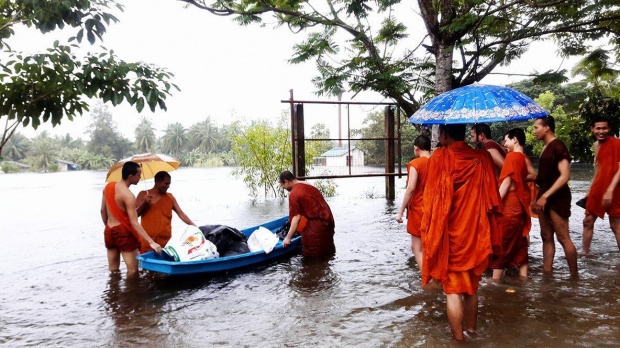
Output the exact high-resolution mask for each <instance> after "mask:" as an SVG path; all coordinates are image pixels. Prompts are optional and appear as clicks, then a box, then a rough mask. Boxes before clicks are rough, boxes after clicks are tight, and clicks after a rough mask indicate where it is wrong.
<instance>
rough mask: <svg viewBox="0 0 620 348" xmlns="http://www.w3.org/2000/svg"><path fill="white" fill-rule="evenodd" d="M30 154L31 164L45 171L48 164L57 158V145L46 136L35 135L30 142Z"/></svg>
mask: <svg viewBox="0 0 620 348" xmlns="http://www.w3.org/2000/svg"><path fill="white" fill-rule="evenodd" d="M30 156H31V163H32V165H33V166H35V167H36V168H42V169H43V171H45V172H47V169H48V168H49V166H50V165H52V164H53V163H55V162H56V159H57V158H58V147H57V146H56V144H54V143H53V142H52V140H51V139H50V138H48V137H45V136H43V137H37V138H35V140H34V141H33V143H32V148H31V150H30Z"/></svg>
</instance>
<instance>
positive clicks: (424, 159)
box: [396, 135, 431, 270]
mask: <svg viewBox="0 0 620 348" xmlns="http://www.w3.org/2000/svg"><path fill="white" fill-rule="evenodd" d="M413 152H414V154H415V156H416V158H414V159H413V160H411V161H410V162H409V163H407V191H405V197H404V198H403V203H402V204H401V206H400V210H399V211H398V214H396V221H398V223H403V214H404V212H405V209H407V232H408V233H409V234H410V235H411V251H412V252H413V256H414V257H415V261H416V263H417V264H418V267H419V268H420V270H422V239H421V234H420V223H421V222H422V203H423V201H424V187H425V186H426V173H427V171H428V159H429V157H431V139H430V138H429V137H427V136H426V135H420V136H418V137H417V138H415V140H414V141H413Z"/></svg>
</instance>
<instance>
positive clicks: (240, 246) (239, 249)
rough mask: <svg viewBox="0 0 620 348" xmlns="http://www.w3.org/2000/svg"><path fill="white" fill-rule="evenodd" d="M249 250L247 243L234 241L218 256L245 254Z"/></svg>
mask: <svg viewBox="0 0 620 348" xmlns="http://www.w3.org/2000/svg"><path fill="white" fill-rule="evenodd" d="M249 252H250V248H249V247H248V243H246V242H234V243H232V244H231V245H230V246H229V247H228V250H226V251H225V252H223V253H222V254H220V257H226V256H235V255H241V254H246V253H249Z"/></svg>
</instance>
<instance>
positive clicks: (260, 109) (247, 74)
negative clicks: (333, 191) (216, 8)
mask: <svg viewBox="0 0 620 348" xmlns="http://www.w3.org/2000/svg"><path fill="white" fill-rule="evenodd" d="M121 3H122V4H123V5H124V6H125V11H124V12H118V13H116V16H117V17H118V18H119V20H120V23H117V24H113V25H111V26H110V27H109V28H108V32H107V34H106V35H105V36H104V42H103V45H104V46H105V47H107V48H108V49H113V50H114V51H115V52H116V54H117V55H118V57H120V58H121V59H123V60H125V61H145V62H148V63H152V64H155V65H158V66H161V67H164V68H166V69H168V70H169V71H170V72H172V73H174V74H175V77H174V82H175V83H176V84H177V85H178V86H179V87H180V88H181V91H180V92H175V93H174V94H173V95H172V96H171V97H168V99H167V101H166V104H167V106H168V112H161V111H158V112H156V113H152V112H151V111H150V110H149V109H148V107H146V108H145V109H144V110H143V111H142V113H141V114H139V113H138V112H137V111H135V110H134V109H132V108H131V107H129V106H119V107H116V108H113V107H112V106H111V104H110V105H109V108H110V109H111V111H112V113H113V116H114V119H115V121H116V122H117V124H118V127H119V130H120V131H121V132H122V133H123V134H124V135H125V136H126V137H129V138H130V139H133V137H134V136H133V131H134V129H135V127H136V125H137V124H138V123H139V122H140V119H141V117H142V116H146V117H148V118H149V119H150V120H151V121H152V122H153V124H154V125H155V128H156V129H157V131H158V133H157V135H158V136H160V135H161V134H162V131H163V130H164V129H165V128H166V126H167V125H168V124H169V123H173V122H181V123H182V124H184V125H185V126H186V127H189V126H191V125H192V124H194V123H196V122H200V121H202V120H204V119H205V118H206V117H207V116H211V118H212V119H213V120H214V121H215V122H216V123H217V124H224V123H229V122H230V121H232V120H233V119H234V118H241V119H264V118H269V119H272V118H277V117H279V115H280V114H281V113H282V111H287V110H288V109H289V107H288V105H287V104H282V103H281V102H280V101H281V100H286V99H288V98H289V90H291V89H293V90H294V94H295V99H297V100H316V99H318V97H317V96H316V95H314V91H315V88H314V86H313V84H312V82H311V79H312V78H313V77H314V76H315V75H316V72H315V67H314V64H313V63H306V64H298V65H291V64H288V63H287V60H288V59H289V58H290V56H291V53H292V47H293V45H294V44H295V43H298V42H300V41H301V40H302V39H303V38H304V37H303V35H295V34H293V33H291V32H290V31H288V29H286V28H284V27H280V28H273V26H272V25H269V24H268V25H266V26H265V27H260V26H257V25H252V26H250V27H241V26H239V25H237V24H236V23H234V22H233V21H232V18H231V17H217V16H214V15H212V14H210V13H208V12H206V11H204V10H199V9H197V8H194V7H188V8H185V7H184V5H183V4H182V3H180V2H178V1H174V0H124V1H122V2H121ZM411 13H413V12H411ZM409 25H410V26H412V25H411V24H409ZM72 33H74V32H72ZM68 36H69V33H54V34H47V35H41V34H39V33H38V32H36V31H33V30H22V29H19V30H18V35H17V36H15V38H16V39H17V40H15V39H13V41H11V44H12V46H13V48H14V49H17V50H22V51H25V52H28V53H34V52H36V51H40V50H42V49H44V48H45V47H48V46H49V45H50V44H51V42H53V40H54V39H57V38H59V39H61V42H63V41H64V40H66V38H67V37H68ZM416 44H417V42H416ZM89 50H95V49H94V48H89ZM575 61H576V60H574V59H573V60H571V61H570V62H563V63H562V59H560V58H559V57H558V56H557V54H556V52H555V47H554V46H553V45H552V44H550V43H546V44H545V43H541V44H536V45H534V46H532V48H531V49H530V51H529V52H528V53H527V54H526V56H525V57H524V58H522V59H520V60H519V61H517V62H515V63H513V64H512V65H511V66H509V67H500V68H498V69H496V71H501V72H515V73H529V72H532V71H533V70H538V71H546V70H548V69H558V68H565V69H569V70H570V68H571V67H572V64H574V62H575ZM521 79H523V77H506V76H501V75H492V76H490V77H488V78H487V79H485V80H483V81H482V82H483V83H489V84H498V85H505V84H508V83H511V82H514V81H518V80H521ZM350 98H351V95H350V94H349V93H344V95H343V100H344V101H348V100H351V99H350ZM321 99H322V100H336V99H335V98H326V97H323V98H321ZM355 101H371V102H386V101H387V100H384V99H382V97H381V96H380V95H378V94H375V93H370V92H369V93H364V94H361V95H358V96H357V97H356V98H355ZM372 110H373V108H372V107H364V108H361V109H360V110H354V109H351V113H352V118H354V119H355V120H353V121H352V126H353V127H356V126H359V125H360V124H361V121H362V119H363V116H364V115H365V114H366V113H367V112H369V111H372ZM316 113H319V114H322V117H327V116H326V115H325V114H330V115H335V113H336V109H335V107H331V108H327V107H325V108H324V109H321V110H318V109H317V111H316ZM306 114H308V113H307V112H306ZM345 115H346V110H345ZM317 120H318V121H321V122H324V123H327V124H328V127H329V128H330V129H331V130H332V135H335V132H336V130H335V128H336V127H337V126H336V123H334V122H332V120H334V118H333V117H330V118H329V119H321V118H317ZM90 122H91V119H90V117H89V116H88V115H87V114H85V115H84V116H83V117H77V118H75V119H74V121H73V122H71V121H68V120H65V121H63V123H62V124H61V125H60V126H57V127H55V128H52V127H51V126H49V125H45V126H42V127H40V128H39V129H40V130H43V129H45V130H49V131H50V132H51V133H52V134H59V135H64V134H66V133H70V134H71V135H72V136H74V137H81V138H87V136H86V135H85V134H84V132H85V129H86V127H87V126H88V124H90ZM20 131H21V132H23V133H24V134H26V136H29V137H31V136H34V134H35V133H34V132H33V131H31V130H24V129H20Z"/></svg>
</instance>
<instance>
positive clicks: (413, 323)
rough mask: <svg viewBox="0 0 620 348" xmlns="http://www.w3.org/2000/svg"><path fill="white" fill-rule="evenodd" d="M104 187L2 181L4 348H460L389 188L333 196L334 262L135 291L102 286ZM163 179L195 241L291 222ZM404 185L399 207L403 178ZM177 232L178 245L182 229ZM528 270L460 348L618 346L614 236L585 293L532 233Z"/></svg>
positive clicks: (589, 272)
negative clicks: (548, 261) (196, 228)
mask: <svg viewBox="0 0 620 348" xmlns="http://www.w3.org/2000/svg"><path fill="white" fill-rule="evenodd" d="M588 170H589V169H588ZM577 172H578V171H573V178H575V177H577V176H579V177H580V178H583V181H577V180H575V181H572V182H571V188H572V190H573V193H574V194H573V200H574V201H576V200H578V199H579V198H581V197H583V196H584V195H585V192H586V191H587V189H588V185H589V183H588V177H587V174H583V175H581V174H580V173H577ZM584 173H586V172H584ZM104 176H105V173H104V172H71V173H54V174H45V175H42V174H17V175H1V176H0V197H1V198H0V199H1V200H2V213H1V214H2V220H1V222H0V238H2V241H3V243H1V244H0V254H1V255H3V256H4V258H3V267H2V268H0V281H1V282H2V284H3V287H2V291H0V345H3V346H7V347H20V346H62V347H90V346H155V347H171V346H175V347H176V346H184V347H203V346H252V347H273V346H302V345H303V346H311V345H315V346H322V347H323V346H329V347H332V346H363V347H377V346H391V347H411V346H425V347H426V346H431V347H443V346H460V345H458V344H456V343H455V342H454V341H452V339H451V335H450V332H449V327H448V324H447V318H446V314H445V296H444V295H443V294H442V293H441V292H439V291H432V290H426V291H425V290H423V289H421V288H420V285H419V284H420V276H419V271H418V269H417V267H416V266H415V262H414V261H413V259H412V257H411V256H412V255H411V249H410V238H409V236H408V234H407V233H406V232H405V228H404V226H403V225H402V224H398V223H396V222H395V221H394V220H393V216H394V214H395V213H396V211H397V209H398V205H399V204H398V202H396V204H395V203H393V202H386V201H385V199H384V198H382V197H383V187H384V179H383V178H358V179H347V180H338V182H337V183H338V185H339V186H338V192H339V195H338V196H337V197H333V198H330V199H329V200H328V201H329V203H330V205H331V207H332V210H333V212H334V215H335V218H336V235H335V243H336V246H337V250H338V252H337V254H336V256H334V257H333V258H330V259H327V260H309V259H304V258H303V257H301V256H300V255H295V256H292V257H290V258H285V259H282V260H278V261H276V262H273V263H271V264H268V265H263V266H261V267H257V268H255V269H249V270H245V271H244V272H236V273H229V274H223V275H219V276H217V277H210V278H207V277H201V276H196V277H169V276H163V275H159V274H153V273H149V272H144V271H143V272H141V277H139V278H137V279H133V280H132V279H129V280H128V279H126V277H125V274H124V273H123V274H122V275H120V276H119V275H110V274H109V272H108V271H107V262H106V258H105V248H104V247H103V233H102V232H103V223H102V222H101V218H100V216H99V205H100V202H101V190H102V189H103V180H104ZM172 177H173V181H172V187H171V189H170V191H171V192H172V193H173V194H175V196H176V197H177V200H178V201H179V204H180V205H181V207H182V208H183V210H184V211H185V212H186V213H187V214H188V215H189V216H190V217H191V218H192V219H193V220H194V221H196V223H197V224H199V225H203V224H213V223H219V224H227V225H231V226H234V227H237V228H243V227H247V226H252V225H256V224H257V223H260V222H263V221H266V220H269V219H273V218H276V217H280V216H283V215H286V213H287V204H286V201H282V200H277V199H271V200H267V201H258V202H252V201H251V200H249V198H248V195H247V193H246V191H245V187H244V186H243V183H242V182H240V181H238V180H231V178H230V169H228V168H220V169H184V168H183V169H180V170H178V171H176V172H174V173H172ZM397 184H398V187H399V188H400V189H399V190H398V193H397V194H398V197H397V200H400V199H402V195H403V193H404V192H403V191H404V189H403V188H404V178H401V179H398V181H397ZM139 185H143V184H139ZM150 185H151V184H150V183H149V184H147V185H146V186H149V187H150ZM139 189H142V186H139V187H137V188H135V190H134V192H137V191H138V190H139ZM21 202H26V203H27V204H26V203H21ZM573 203H574V202H573ZM582 219H583V209H581V208H578V207H574V209H573V216H572V217H571V220H570V223H571V224H570V231H571V237H572V238H573V241H574V242H575V244H576V246H577V247H578V248H580V246H581V220H582ZM173 228H174V229H175V231H179V230H180V231H182V230H183V229H184V224H183V223H182V222H181V221H180V220H179V219H178V218H177V217H176V216H175V220H174V221H173ZM530 255H531V256H530V275H531V277H530V279H528V280H527V281H519V279H518V277H517V276H516V273H509V274H508V277H507V278H506V280H505V281H504V282H502V283H500V284H497V283H494V282H490V281H487V278H485V279H483V282H482V284H481V287H480V291H479V295H480V308H481V310H480V317H479V332H478V335H477V336H476V337H472V338H470V343H468V344H466V345H470V346H476V347H478V346H480V347H496V346H515V347H522V346H527V347H556V346H586V347H589V346H617V345H618V344H620V328H619V327H620V314H618V308H620V303H619V302H620V295H619V294H620V259H619V258H618V250H617V246H616V242H615V239H614V237H613V234H612V233H611V232H610V230H609V226H608V221H607V220H605V221H598V222H597V223H596V225H595V235H594V240H593V244H592V255H590V256H589V257H580V258H579V268H580V276H581V277H580V279H579V280H572V279H570V277H569V276H568V270H567V267H566V260H565V259H564V255H563V252H562V248H561V247H560V246H559V245H558V247H557V251H556V261H555V264H554V267H555V275H553V276H552V277H543V276H542V253H541V241H540V236H539V227H538V222H537V220H534V222H533V230H532V235H531V247H530ZM507 290H509V291H507Z"/></svg>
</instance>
